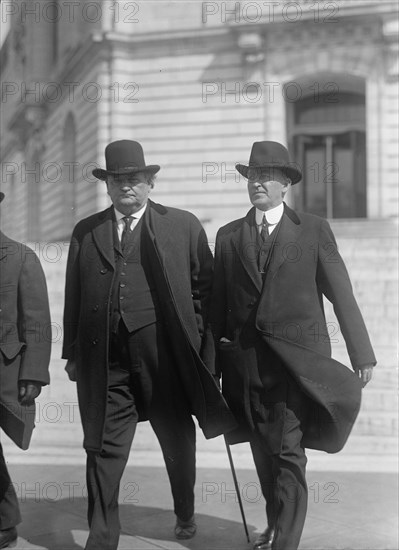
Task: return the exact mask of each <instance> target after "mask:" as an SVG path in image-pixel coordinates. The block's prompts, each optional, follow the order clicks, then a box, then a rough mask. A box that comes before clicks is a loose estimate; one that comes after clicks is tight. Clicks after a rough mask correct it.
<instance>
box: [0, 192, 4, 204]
mask: <svg viewBox="0 0 399 550" xmlns="http://www.w3.org/2000/svg"><path fill="white" fill-rule="evenodd" d="M4 197H5V195H4V193H2V192H1V191H0V202H1V201H2V200H3V199H4Z"/></svg>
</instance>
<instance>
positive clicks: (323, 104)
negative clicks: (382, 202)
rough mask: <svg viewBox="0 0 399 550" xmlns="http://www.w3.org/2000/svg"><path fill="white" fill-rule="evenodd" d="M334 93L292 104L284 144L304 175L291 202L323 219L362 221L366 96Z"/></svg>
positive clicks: (364, 191) (364, 175)
mask: <svg viewBox="0 0 399 550" xmlns="http://www.w3.org/2000/svg"><path fill="white" fill-rule="evenodd" d="M337 90H338V87H337ZM337 90H336V91H335V93H334V94H331V93H326V94H320V95H318V96H317V101H316V100H315V97H314V96H311V97H305V98H303V99H301V100H299V101H297V102H295V103H294V104H293V107H292V113H291V117H289V120H290V121H291V124H290V125H289V128H288V133H289V143H290V147H291V149H292V151H293V153H294V156H295V160H296V162H298V163H299V164H300V166H301V168H302V172H303V181H302V184H301V185H300V186H298V188H295V190H294V196H295V197H294V200H295V204H296V207H297V208H299V209H301V210H304V211H305V212H311V213H313V214H318V215H319V216H323V217H326V218H359V217H366V215H367V196H366V192H367V185H366V132H365V94H364V93H359V92H354V91H350V92H345V91H337Z"/></svg>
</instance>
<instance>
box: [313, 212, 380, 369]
mask: <svg viewBox="0 0 399 550" xmlns="http://www.w3.org/2000/svg"><path fill="white" fill-rule="evenodd" d="M316 276H317V284H318V287H319V288H320V290H321V291H322V293H323V294H324V295H325V296H326V297H327V299H328V300H329V301H330V302H331V303H332V305H333V308H334V312H335V315H336V317H337V319H338V322H339V325H340V329H341V332H342V335H343V337H344V339H345V343H346V347H347V350H348V354H349V357H350V360H351V364H352V366H353V367H361V366H363V365H375V364H376V362H377V361H376V358H375V356H374V352H373V349H372V346H371V342H370V338H369V335H368V332H367V329H366V325H365V323H364V321H363V317H362V314H361V312H360V309H359V306H358V304H357V302H356V299H355V297H354V295H353V290H352V285H351V282H350V279H349V275H348V272H347V269H346V267H345V264H344V262H343V259H342V257H341V255H340V254H339V252H338V247H337V243H336V241H335V237H334V235H333V232H332V231H331V228H330V226H329V224H328V222H327V221H325V220H323V221H322V223H321V227H320V236H319V254H318V266H317V275H316Z"/></svg>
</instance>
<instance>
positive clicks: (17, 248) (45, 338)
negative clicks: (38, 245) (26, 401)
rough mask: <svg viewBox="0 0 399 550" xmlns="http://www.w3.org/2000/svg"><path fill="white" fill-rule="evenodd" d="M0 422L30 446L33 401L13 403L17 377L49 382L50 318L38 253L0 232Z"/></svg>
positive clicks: (20, 442)
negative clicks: (24, 405)
mask: <svg viewBox="0 0 399 550" xmlns="http://www.w3.org/2000/svg"><path fill="white" fill-rule="evenodd" d="M0 269H1V271H0V351H1V353H0V427H1V428H2V429H3V430H4V431H5V432H6V433H7V435H8V436H9V437H10V438H11V439H12V440H13V441H14V442H15V443H16V444H17V445H18V446H19V447H21V448H22V449H27V448H28V447H29V442H30V438H31V435H32V430H33V427H34V418H35V406H34V405H32V406H30V407H21V406H20V405H19V403H18V381H20V380H32V381H36V382H40V383H41V384H43V385H44V384H48V383H49V372H48V366H49V361H50V350H51V322H50V312H49V304H48V297H47V287H46V280H45V277H44V273H43V269H42V267H41V265H40V261H39V258H38V257H37V256H36V254H35V253H34V252H33V250H31V249H30V248H28V247H27V246H25V245H23V244H21V243H18V242H16V241H13V240H11V239H9V238H8V237H6V236H5V235H4V234H3V233H1V232H0Z"/></svg>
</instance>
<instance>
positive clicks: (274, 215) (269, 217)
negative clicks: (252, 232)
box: [255, 202, 284, 226]
mask: <svg viewBox="0 0 399 550" xmlns="http://www.w3.org/2000/svg"><path fill="white" fill-rule="evenodd" d="M283 214H284V203H283V202H282V203H281V204H279V205H278V206H275V207H274V208H271V209H270V210H266V211H265V212H264V211H263V210H259V209H258V208H257V209H256V214H255V219H256V223H257V225H258V226H259V225H261V224H262V220H263V215H265V216H266V221H267V223H268V224H270V225H277V224H278V222H279V221H280V220H281V218H282V216H283Z"/></svg>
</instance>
